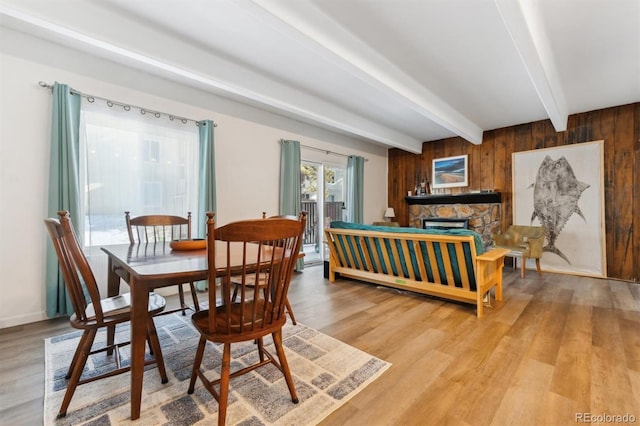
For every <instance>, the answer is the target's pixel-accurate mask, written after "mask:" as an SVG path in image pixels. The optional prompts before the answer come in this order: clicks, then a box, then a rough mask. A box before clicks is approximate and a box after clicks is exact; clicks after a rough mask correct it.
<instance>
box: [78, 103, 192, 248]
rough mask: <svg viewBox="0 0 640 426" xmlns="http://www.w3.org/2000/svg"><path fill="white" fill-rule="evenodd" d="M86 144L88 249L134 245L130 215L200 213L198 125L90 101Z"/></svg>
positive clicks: (83, 170) (86, 107) (84, 119)
mask: <svg viewBox="0 0 640 426" xmlns="http://www.w3.org/2000/svg"><path fill="white" fill-rule="evenodd" d="M80 139H81V141H80V144H81V149H80V151H81V152H80V167H81V171H80V176H81V182H80V185H81V187H84V188H85V191H84V193H83V194H82V196H83V199H82V208H83V210H84V212H83V213H84V218H85V220H84V230H83V232H82V235H84V245H85V246H97V245H108V244H122V243H128V242H129V237H128V234H127V227H126V224H125V219H124V212H125V211H130V212H131V215H132V216H139V215H145V214H171V215H177V216H186V215H187V212H189V211H191V212H195V211H197V210H196V208H197V200H198V198H197V194H198V188H197V185H198V179H197V177H198V128H197V126H196V125H195V124H194V123H193V122H188V123H187V124H183V123H181V122H178V123H175V122H172V121H170V120H168V119H167V118H166V117H164V116H163V117H161V118H156V117H154V116H153V115H151V114H147V115H143V114H140V112H139V111H134V109H131V111H128V112H127V111H123V110H122V109H121V108H120V107H117V106H116V107H113V108H109V107H107V106H106V105H100V104H99V102H98V101H96V102H95V103H93V104H91V103H88V102H85V103H84V104H83V109H82V123H81V138H80ZM196 222H197V221H194V226H197V223H196ZM193 232H194V233H196V232H197V229H195V228H194V229H193Z"/></svg>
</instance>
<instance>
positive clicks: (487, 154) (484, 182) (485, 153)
mask: <svg viewBox="0 0 640 426" xmlns="http://www.w3.org/2000/svg"><path fill="white" fill-rule="evenodd" d="M494 147H495V145H494V139H492V140H489V141H483V142H482V145H480V152H481V153H482V154H481V158H482V165H481V166H480V177H481V181H480V189H493V188H494V183H493V174H494V167H493V166H494V159H495V148H494Z"/></svg>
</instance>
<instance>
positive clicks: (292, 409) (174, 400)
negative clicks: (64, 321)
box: [43, 314, 390, 425]
mask: <svg viewBox="0 0 640 426" xmlns="http://www.w3.org/2000/svg"><path fill="white" fill-rule="evenodd" d="M156 326H157V328H158V334H159V336H160V340H161V345H162V351H163V355H164V359H165V365H166V368H167V374H168V376H169V383H167V384H165V385H163V384H161V383H160V376H159V375H158V372H157V370H156V368H155V366H150V367H149V370H148V371H146V372H145V376H144V390H143V396H142V414H141V418H140V420H137V421H135V422H134V423H135V424H136V425H192V424H213V423H215V422H216V421H217V412H218V403H217V402H216V400H215V399H213V397H212V396H211V395H210V394H209V393H208V392H207V391H206V390H204V389H203V387H202V384H201V383H200V382H198V383H197V385H196V391H195V392H194V394H193V395H188V394H187V387H188V385H189V377H190V374H191V367H192V365H193V359H194V356H195V351H196V345H197V343H198V334H197V333H196V331H195V330H194V329H193V328H192V326H191V320H190V317H189V316H188V315H187V316H184V317H183V316H181V315H179V314H174V315H165V316H161V317H158V318H157V319H156ZM117 334H118V335H120V336H121V337H122V339H121V340H128V337H129V330H128V326H127V325H125V326H122V327H121V328H119V329H118V333H117ZM79 338H80V333H79V332H75V333H69V334H65V335H62V336H57V337H52V338H50V339H47V340H46V341H45V367H46V368H45V374H46V378H45V399H44V419H43V422H44V424H45V425H66V424H73V425H78V424H86V425H119V424H127V423H131V421H130V405H129V380H130V376H129V373H125V374H121V375H119V376H115V377H110V378H108V379H102V380H98V381H95V382H92V383H87V384H84V385H81V386H79V387H78V388H77V389H76V393H75V395H74V397H73V399H72V400H71V405H70V407H69V410H68V412H67V416H66V417H65V418H63V419H60V420H56V418H55V417H56V414H57V412H58V409H59V408H60V403H61V401H62V397H63V395H64V391H65V389H66V380H65V379H64V376H65V374H66V370H67V368H68V366H69V363H70V360H71V357H72V356H73V351H74V350H75V348H76V346H77V344H78V340H79ZM104 339H105V335H104V333H103V334H98V337H97V338H96V341H101V342H103V341H104ZM117 339H118V337H117ZM267 343H268V341H267V340H265V345H266V344H267ZM269 346H272V345H269ZM284 346H285V351H286V353H287V359H288V361H289V366H290V368H291V371H292V373H293V376H294V382H295V385H296V391H297V393H298V398H299V399H300V402H299V403H298V404H293V403H292V402H291V397H290V395H289V391H288V390H287V386H286V383H285V382H284V378H283V377H282V374H281V373H280V372H279V371H278V370H277V369H276V368H275V367H274V366H272V365H267V366H265V367H262V368H259V369H257V370H255V371H253V372H252V373H249V374H247V375H244V376H240V377H238V378H235V379H231V389H230V390H231V392H230V396H229V408H228V411H227V424H230V425H233V424H243V425H313V424H316V423H318V422H319V421H320V420H322V419H323V418H325V417H326V416H328V415H329V414H330V413H331V412H333V411H335V410H336V409H337V408H338V407H340V406H341V405H342V404H344V403H345V402H346V401H348V400H349V399H350V398H352V397H353V396H354V395H355V394H357V393H358V392H359V391H360V390H362V389H363V388H364V387H366V386H367V385H368V384H369V383H371V382H372V381H373V380H375V379H376V378H377V377H378V376H380V375H381V374H382V373H383V372H384V371H385V370H386V369H387V368H389V366H390V364H389V363H387V362H385V361H382V360H380V359H378V358H375V357H373V356H371V355H369V354H367V353H365V352H362V351H361V350H359V349H356V348H354V347H351V346H349V345H347V344H344V343H342V342H340V341H338V340H336V339H334V338H332V337H329V336H327V335H325V334H322V333H320V332H319V331H317V330H314V329H312V328H309V327H306V326H304V325H302V324H300V323H298V325H296V326H294V325H292V324H290V323H287V325H286V326H285V328H284ZM127 348H128V346H126V347H125V348H123V350H122V351H121V352H122V355H123V357H124V358H127V357H128V353H127V352H126V350H127ZM271 349H273V348H271ZM232 351H233V353H232V371H233V369H235V368H236V367H240V366H242V365H248V364H249V363H252V362H253V361H254V360H255V359H256V358H257V351H256V349H255V345H254V344H253V343H246V344H236V345H232ZM220 358H221V351H220V350H219V348H218V347H217V346H214V345H212V344H210V346H209V347H208V348H207V350H206V352H205V360H204V361H203V368H205V369H206V370H211V372H210V373H208V377H212V376H215V375H216V373H215V372H217V371H219V369H220ZM110 362H111V360H110V359H109V358H107V357H106V354H105V353H104V352H102V353H100V354H96V355H94V356H93V357H92V358H90V360H89V361H88V362H87V367H86V368H85V373H84V376H83V377H86V375H90V374H96V373H98V372H100V371H102V370H103V369H104V368H110V367H111V364H110Z"/></svg>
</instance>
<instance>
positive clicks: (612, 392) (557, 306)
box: [0, 267, 640, 426]
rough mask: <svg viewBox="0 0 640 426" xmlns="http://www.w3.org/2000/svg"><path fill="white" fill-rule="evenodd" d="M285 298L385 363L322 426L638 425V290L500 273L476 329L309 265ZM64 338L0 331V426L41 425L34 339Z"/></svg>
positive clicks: (448, 308)
mask: <svg viewBox="0 0 640 426" xmlns="http://www.w3.org/2000/svg"><path fill="white" fill-rule="evenodd" d="M289 299H290V301H291V302H292V305H293V309H294V312H295V315H296V318H297V319H298V321H300V322H302V323H304V324H306V325H308V326H311V327H314V328H316V329H318V330H320V331H322V332H323V333H326V334H328V335H330V336H333V337H335V338H337V339H339V340H341V341H343V342H345V343H348V344H350V345H352V346H355V347H358V348H360V349H362V350H364V351H366V352H368V353H370V354H373V355H375V356H377V357H379V358H381V359H384V360H386V361H389V362H391V363H392V364H393V365H392V367H391V368H390V369H389V370H387V371H386V372H385V373H384V374H383V375H382V376H381V377H380V378H378V379H377V380H376V381H374V382H373V383H372V384H370V385H369V386H367V387H366V388H365V389H364V390H362V391H361V392H360V393H359V394H358V395H356V396H355V397H354V398H353V399H351V400H350V401H348V402H347V403H346V404H345V405H344V406H342V407H341V408H340V409H339V410H337V411H336V412H334V413H333V414H332V415H331V416H329V417H328V418H326V419H325V420H324V421H323V422H322V424H323V425H343V424H350V425H371V426H374V425H478V426H480V425H503V424H504V425H570V424H576V423H578V424H579V423H580V422H579V421H578V422H576V415H580V414H578V413H589V414H590V415H592V416H602V415H620V416H622V415H625V414H627V415H631V416H635V422H636V424H637V423H640V285H639V284H632V283H627V282H621V281H614V280H602V279H592V278H584V277H576V276H571V275H559V274H551V273H544V274H543V278H538V277H537V275H536V274H535V272H534V271H528V272H527V277H526V278H525V279H520V277H519V274H518V272H517V271H516V272H514V271H512V270H511V269H510V268H508V267H507V268H505V293H504V299H505V300H504V302H502V303H498V302H495V301H493V305H494V307H493V309H487V310H486V311H485V312H486V313H485V317H484V318H482V319H480V320H478V319H477V318H476V316H475V312H474V308H473V306H471V305H463V304H456V303H452V302H444V301H441V300H438V299H434V298H429V297H423V296H417V295H412V294H404V293H401V292H398V291H396V290H391V289H384V288H381V287H376V286H373V285H367V284H363V283H358V282H355V281H345V280H339V281H337V282H336V283H335V284H329V282H328V281H327V280H325V279H323V276H322V267H313V268H307V269H306V270H305V271H304V272H303V273H301V274H297V276H296V278H295V283H294V284H293V287H292V290H291V292H290V295H289ZM67 331H69V326H68V322H67V321H66V320H63V319H62V320H51V321H45V322H41V323H35V324H29V325H25V326H19V327H13V328H9V329H4V330H0V424H2V425H4V424H7V425H8V424H11V425H35V424H41V423H42V407H43V393H44V389H43V387H44V379H43V374H44V344H43V338H45V337H49V336H53V335H57V334H62V333H64V332H67ZM585 417H586V414H584V415H583V418H585ZM627 418H628V417H627ZM605 420H606V419H605ZM609 420H610V421H609V423H611V418H609ZM592 422H593V419H592Z"/></svg>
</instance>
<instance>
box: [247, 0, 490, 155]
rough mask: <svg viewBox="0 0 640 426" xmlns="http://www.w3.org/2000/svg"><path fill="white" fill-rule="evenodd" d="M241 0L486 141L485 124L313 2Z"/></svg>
mask: <svg viewBox="0 0 640 426" xmlns="http://www.w3.org/2000/svg"><path fill="white" fill-rule="evenodd" d="M239 3H241V4H242V5H243V6H244V7H245V8H246V9H247V11H249V13H252V14H253V15H254V16H256V17H259V18H262V19H263V20H267V21H268V20H271V21H272V23H273V25H274V26H277V27H278V28H287V29H288V32H287V35H288V36H290V37H291V38H293V39H295V40H296V41H298V42H299V43H302V44H304V45H305V46H307V48H309V49H312V50H313V51H314V52H315V53H316V54H318V55H321V56H323V57H325V58H327V59H329V60H331V61H332V62H334V63H336V66H339V67H340V68H342V69H346V70H348V71H349V72H350V73H351V74H352V75H354V76H356V77H358V78H359V79H361V80H362V81H364V82H366V83H367V84H370V85H371V86H372V87H375V88H376V89H377V90H380V91H382V92H384V93H385V94H386V95H387V96H389V97H393V98H394V99H395V100H396V101H399V102H402V103H404V104H405V105H407V106H408V107H410V108H411V109H413V110H414V111H416V112H417V113H419V114H421V115H422V116H424V117H425V118H427V119H429V120H431V121H433V122H435V123H436V124H438V125H439V126H441V127H442V128H444V129H446V130H448V131H450V132H451V133H453V134H454V135H458V136H460V137H462V138H464V139H466V140H468V141H469V142H472V143H474V144H481V143H482V128H480V126H478V125H477V124H475V123H474V122H473V121H472V120H470V119H469V118H467V117H466V116H464V115H463V114H461V113H460V112H459V111H457V110H456V109H455V108H453V107H452V106H451V105H449V104H448V103H447V102H445V101H444V100H442V99H441V98H439V97H438V96H437V95H435V94H434V93H433V92H431V91H430V90H429V89H428V88H426V87H424V86H422V85H420V84H418V83H417V82H416V81H415V80H414V79H413V78H411V77H410V76H408V75H407V74H406V73H404V72H403V71H401V70H400V69H399V68H398V67H397V66H395V65H394V64H393V63H391V62H390V61H389V60H388V59H387V58H385V57H383V56H382V55H380V54H379V53H377V52H375V51H374V50H373V49H371V48H370V47H369V46H368V45H366V44H365V43H363V42H362V41H361V40H359V39H357V38H356V37H355V36H353V34H352V33H350V32H349V31H347V30H346V29H344V28H343V27H341V26H340V25H339V24H338V23H336V22H335V21H334V20H333V19H331V17H330V16H327V15H326V14H325V13H324V12H322V11H321V10H320V9H318V8H317V7H316V6H315V5H313V4H312V3H311V2H306V1H295V2H294V1H289V2H283V1H273V0H250V1H244V2H239ZM269 15H270V16H269Z"/></svg>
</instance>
